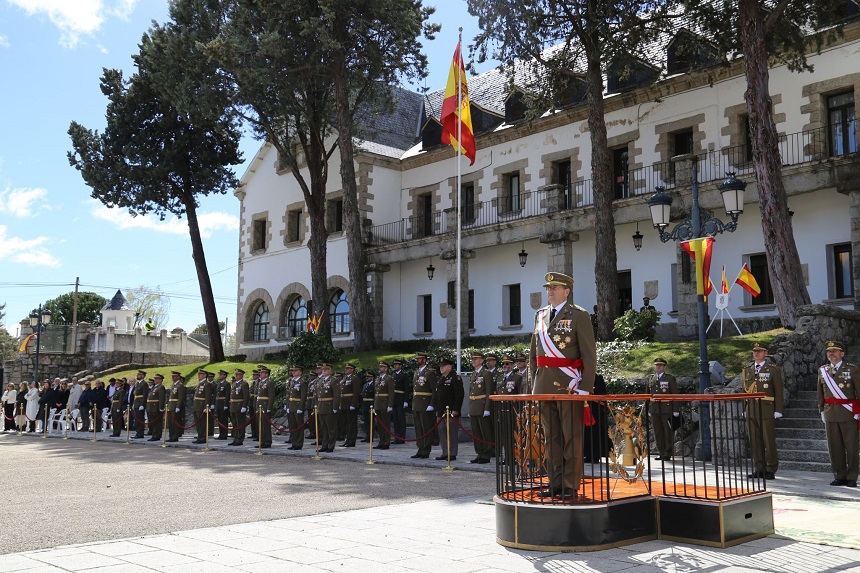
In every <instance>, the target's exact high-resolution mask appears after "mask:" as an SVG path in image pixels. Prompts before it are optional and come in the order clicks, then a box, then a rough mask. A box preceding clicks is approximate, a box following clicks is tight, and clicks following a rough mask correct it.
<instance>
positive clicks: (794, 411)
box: [783, 406, 821, 420]
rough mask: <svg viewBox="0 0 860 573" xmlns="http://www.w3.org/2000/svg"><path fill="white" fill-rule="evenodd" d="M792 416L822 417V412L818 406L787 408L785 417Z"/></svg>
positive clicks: (784, 413)
mask: <svg viewBox="0 0 860 573" xmlns="http://www.w3.org/2000/svg"><path fill="white" fill-rule="evenodd" d="M787 416H791V417H792V418H818V419H819V420H820V419H821V413H820V412H819V411H818V406H815V407H813V408H794V407H791V408H786V409H785V412H783V417H787Z"/></svg>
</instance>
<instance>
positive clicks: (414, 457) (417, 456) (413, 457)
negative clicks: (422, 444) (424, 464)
mask: <svg viewBox="0 0 860 573" xmlns="http://www.w3.org/2000/svg"><path fill="white" fill-rule="evenodd" d="M409 457H410V458H412V459H413V460H414V459H418V458H422V457H424V456H422V455H421V454H415V455H414V456H409Z"/></svg>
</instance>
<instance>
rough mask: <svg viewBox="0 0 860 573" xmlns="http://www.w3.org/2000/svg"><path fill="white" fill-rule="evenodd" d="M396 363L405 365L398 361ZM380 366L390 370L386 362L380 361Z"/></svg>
mask: <svg viewBox="0 0 860 573" xmlns="http://www.w3.org/2000/svg"><path fill="white" fill-rule="evenodd" d="M394 363H395V364H403V363H402V362H399V361H397V360H395V361H394ZM378 366H385V367H386V368H388V362H386V361H385V360H380V361H379V364H378Z"/></svg>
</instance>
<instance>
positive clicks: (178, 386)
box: [167, 371, 187, 442]
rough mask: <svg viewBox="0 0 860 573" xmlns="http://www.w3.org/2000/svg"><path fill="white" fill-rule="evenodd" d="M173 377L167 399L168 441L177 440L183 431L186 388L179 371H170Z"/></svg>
mask: <svg viewBox="0 0 860 573" xmlns="http://www.w3.org/2000/svg"><path fill="white" fill-rule="evenodd" d="M170 375H171V377H172V378H173V386H172V387H171V388H170V398H169V399H168V401H167V403H168V407H169V410H168V414H169V415H168V417H167V419H168V421H169V422H168V428H169V430H170V431H169V434H170V438H169V439H168V440H167V441H168V442H178V441H179V437H180V436H181V435H182V434H183V433H184V432H185V428H184V426H185V396H186V392H187V388H186V387H185V378H184V377H183V376H182V374H180V373H179V372H175V371H174V372H171V373H170Z"/></svg>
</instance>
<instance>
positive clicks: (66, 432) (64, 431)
mask: <svg viewBox="0 0 860 573" xmlns="http://www.w3.org/2000/svg"><path fill="white" fill-rule="evenodd" d="M63 439H64V440H68V439H69V409H68V408H66V427H65V428H63Z"/></svg>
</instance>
